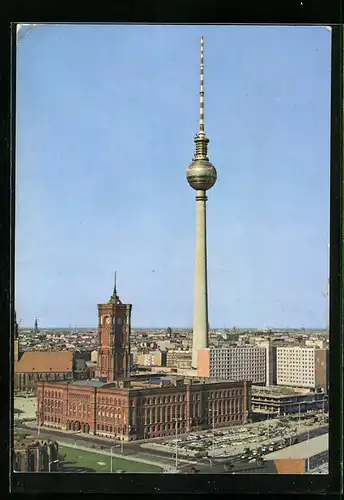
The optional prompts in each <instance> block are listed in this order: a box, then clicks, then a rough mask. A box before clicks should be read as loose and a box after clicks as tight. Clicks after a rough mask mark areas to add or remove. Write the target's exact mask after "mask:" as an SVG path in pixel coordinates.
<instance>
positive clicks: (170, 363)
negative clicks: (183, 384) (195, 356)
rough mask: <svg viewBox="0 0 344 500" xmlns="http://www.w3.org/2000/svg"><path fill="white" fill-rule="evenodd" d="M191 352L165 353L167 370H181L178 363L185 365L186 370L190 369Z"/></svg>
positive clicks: (173, 351)
mask: <svg viewBox="0 0 344 500" xmlns="http://www.w3.org/2000/svg"><path fill="white" fill-rule="evenodd" d="M191 358H192V351H183V350H177V349H176V350H169V351H167V353H166V366H167V367H169V368H178V366H179V367H180V368H181V366H180V363H181V362H182V361H183V362H184V363H186V366H185V367H186V368H189V367H191Z"/></svg>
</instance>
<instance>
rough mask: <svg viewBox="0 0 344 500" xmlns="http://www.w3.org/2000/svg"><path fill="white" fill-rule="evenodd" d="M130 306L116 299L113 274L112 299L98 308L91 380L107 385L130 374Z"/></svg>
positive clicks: (117, 297)
mask: <svg viewBox="0 0 344 500" xmlns="http://www.w3.org/2000/svg"><path fill="white" fill-rule="evenodd" d="M131 308H132V305H131V304H123V303H122V301H121V300H120V298H119V296H118V295H117V286H116V273H115V283H114V289H113V293H112V296H111V298H110V300H109V301H108V302H107V303H106V304H98V318H99V321H98V346H99V347H98V359H97V368H96V370H95V376H96V377H98V378H102V379H105V380H107V381H109V382H112V381H114V380H119V379H123V378H126V377H128V376H129V374H130V330H131Z"/></svg>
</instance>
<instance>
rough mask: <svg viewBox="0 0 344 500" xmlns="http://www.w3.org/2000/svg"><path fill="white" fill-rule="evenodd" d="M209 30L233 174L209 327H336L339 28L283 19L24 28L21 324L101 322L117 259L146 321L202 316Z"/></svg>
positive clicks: (221, 142) (217, 204)
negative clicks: (331, 288)
mask: <svg viewBox="0 0 344 500" xmlns="http://www.w3.org/2000/svg"><path fill="white" fill-rule="evenodd" d="M201 35H203V36H204V37H205V39H206V47H207V49H206V51H207V64H206V68H205V74H206V76H205V78H206V121H207V135H208V136H209V138H210V140H211V161H212V162H214V164H215V165H216V166H217V167H218V168H219V172H220V178H219V180H221V182H219V183H218V184H217V185H216V186H215V187H214V189H213V190H212V191H211V193H210V195H209V199H210V200H211V204H210V208H209V212H208V220H209V231H208V281H209V322H210V325H211V327H212V325H216V326H214V327H217V328H231V327H232V326H233V325H236V326H237V327H241V326H242V327H246V328H249V327H248V326H246V325H248V324H251V325H252V327H256V328H262V327H264V326H266V327H267V326H270V327H271V328H286V327H290V328H293V327H294V328H302V327H305V328H311V327H313V328H325V327H326V326H327V300H326V297H325V296H326V292H327V281H328V232H329V138H330V126H329V117H330V33H329V32H328V31H327V30H326V29H324V28H318V27H308V28H303V27H277V26H276V27H245V26H228V27H225V26H223V27H218V26H216V27H215V26H202V27H199V26H179V27H178V26H127V27H126V26H72V25H63V26H62V25H61V26H38V27H36V28H34V29H32V30H30V32H29V33H28V34H27V35H26V36H23V37H22V38H21V39H20V41H19V42H18V56H17V57H18V70H17V75H18V81H17V200H16V201H17V214H16V224H17V232H16V309H17V317H18V318H22V319H23V323H24V324H31V323H32V322H33V320H34V318H35V317H36V316H37V317H38V318H39V321H40V326H42V328H44V327H47V326H48V325H49V326H50V327H53V326H54V325H60V324H64V325H65V327H67V325H78V326H80V327H82V326H83V325H89V324H96V317H97V316H96V314H97V312H96V306H97V304H98V303H101V302H103V301H105V300H107V299H108V298H109V297H110V295H111V289H112V288H111V287H112V276H113V270H114V268H116V269H117V272H118V293H119V296H120V297H121V298H122V299H123V300H124V301H126V302H130V303H132V304H133V313H132V316H133V327H134V328H135V326H136V327H138V325H142V324H150V325H151V326H150V328H159V327H161V326H160V325H161V324H163V325H166V327H167V326H171V327H173V328H178V327H184V328H191V326H192V320H193V278H194V266H193V259H194V255H193V254H194V244H195V230H194V226H195V208H194V199H193V196H191V192H190V188H189V187H188V186H187V185H186V183H185V168H186V166H187V164H188V161H191V158H192V153H193V144H192V139H193V137H194V134H195V132H196V131H197V118H198V116H197V109H198V105H199V104H198V87H197V85H198V78H199V75H198V73H199V61H198V59H197V53H198V45H199V38H200V36H201ZM253 39H254V44H253V43H252V40H253ZM138 48H139V49H140V50H138ZM195 56H196V57H195ZM228 89H229V90H228ZM138 215H139V216H138ZM225 228H226V230H225ZM281 263H283V267H282V269H281ZM277 324H278V325H280V326H276V325H277Z"/></svg>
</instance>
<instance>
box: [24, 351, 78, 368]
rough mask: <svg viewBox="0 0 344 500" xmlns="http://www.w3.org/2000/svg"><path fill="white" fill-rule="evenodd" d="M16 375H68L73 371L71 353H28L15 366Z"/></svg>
mask: <svg viewBox="0 0 344 500" xmlns="http://www.w3.org/2000/svg"><path fill="white" fill-rule="evenodd" d="M14 371H15V373H54V372H55V373H68V372H72V371H73V353H72V352H69V351H26V352H24V353H23V355H22V357H21V358H20V360H19V361H18V362H16V363H15V364H14Z"/></svg>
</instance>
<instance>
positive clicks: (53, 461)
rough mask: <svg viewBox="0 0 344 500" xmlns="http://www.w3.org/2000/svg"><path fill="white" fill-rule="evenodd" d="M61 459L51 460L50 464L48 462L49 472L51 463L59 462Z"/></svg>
mask: <svg viewBox="0 0 344 500" xmlns="http://www.w3.org/2000/svg"><path fill="white" fill-rule="evenodd" d="M59 461H60V460H49V464H48V471H49V473H50V472H51V468H50V466H51V464H57V463H58V462H59Z"/></svg>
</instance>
